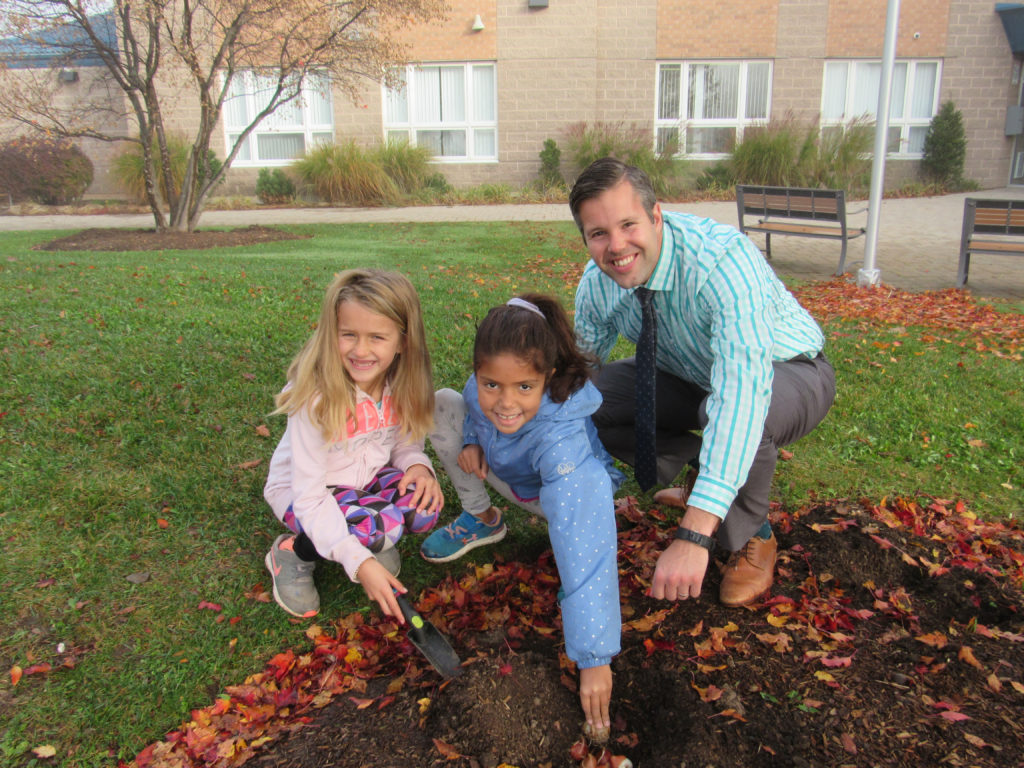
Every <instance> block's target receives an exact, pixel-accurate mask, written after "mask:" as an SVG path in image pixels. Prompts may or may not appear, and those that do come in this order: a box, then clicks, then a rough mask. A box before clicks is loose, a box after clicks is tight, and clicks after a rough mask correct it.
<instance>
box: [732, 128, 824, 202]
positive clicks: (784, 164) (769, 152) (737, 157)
mask: <svg viewBox="0 0 1024 768" xmlns="http://www.w3.org/2000/svg"><path fill="white" fill-rule="evenodd" d="M816 133H817V128H816V126H810V127H808V128H801V127H800V126H799V125H798V124H797V123H796V122H794V121H793V120H791V119H785V120H780V121H773V122H771V123H769V124H768V125H763V126H754V127H750V128H747V129H746V130H745V131H744V132H743V140H742V141H741V142H740V143H738V144H736V146H735V147H733V150H732V154H731V156H730V159H729V160H730V167H731V168H732V172H733V175H734V176H735V177H736V181H737V183H739V184H768V185H771V186H778V187H803V186H810V185H809V184H808V180H807V178H806V177H807V175H808V174H807V173H806V171H807V168H808V166H809V165H810V164H811V162H812V158H813V156H814V154H815V136H816Z"/></svg>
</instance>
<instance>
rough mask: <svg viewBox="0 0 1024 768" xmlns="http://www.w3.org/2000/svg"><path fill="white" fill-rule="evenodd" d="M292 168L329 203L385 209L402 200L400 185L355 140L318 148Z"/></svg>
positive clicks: (318, 146) (306, 154) (323, 145)
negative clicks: (375, 206)
mask: <svg viewBox="0 0 1024 768" xmlns="http://www.w3.org/2000/svg"><path fill="white" fill-rule="evenodd" d="M292 167H293V168H294V169H295V172H296V173H298V174H299V178H301V179H302V180H303V181H304V182H306V183H307V184H309V185H310V186H312V187H313V190H314V191H315V192H316V194H317V196H319V197H320V199H321V200H324V201H325V202H328V203H334V204H338V203H341V204H345V205H361V206H365V205H384V204H387V203H392V202H395V201H397V200H398V199H399V191H400V190H399V187H398V185H397V184H396V183H395V182H394V181H393V180H392V179H391V177H390V176H388V174H387V173H385V172H384V169H383V168H382V167H381V166H380V165H379V164H378V163H377V162H375V161H374V159H373V157H371V153H368V152H367V151H365V150H364V149H362V148H361V147H360V146H359V145H358V144H356V142H355V140H349V141H347V142H344V143H342V144H318V145H317V146H315V147H313V149H311V150H307V151H306V153H305V154H304V155H303V156H302V157H300V158H299V159H298V160H296V161H295V162H294V163H293V164H292Z"/></svg>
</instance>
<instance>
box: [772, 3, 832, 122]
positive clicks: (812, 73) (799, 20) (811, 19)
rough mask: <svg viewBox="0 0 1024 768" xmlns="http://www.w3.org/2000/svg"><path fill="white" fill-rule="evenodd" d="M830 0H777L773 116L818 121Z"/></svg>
mask: <svg viewBox="0 0 1024 768" xmlns="http://www.w3.org/2000/svg"><path fill="white" fill-rule="evenodd" d="M828 5H829V0H780V2H779V4H778V6H779V13H778V21H779V33H778V42H777V43H776V47H775V48H776V51H775V55H776V58H775V67H774V72H773V77H772V115H773V116H774V117H776V118H783V117H786V116H787V115H792V117H793V118H794V119H796V120H799V121H806V122H809V121H813V120H817V118H818V113H819V112H820V110H821V82H822V69H823V67H824V62H823V59H824V56H825V39H826V29H827V23H828Z"/></svg>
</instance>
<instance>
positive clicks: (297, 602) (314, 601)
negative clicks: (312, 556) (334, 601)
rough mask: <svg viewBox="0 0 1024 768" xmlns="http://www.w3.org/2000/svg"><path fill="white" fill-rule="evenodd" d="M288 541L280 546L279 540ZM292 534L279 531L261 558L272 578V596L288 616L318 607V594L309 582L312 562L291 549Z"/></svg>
mask: <svg viewBox="0 0 1024 768" xmlns="http://www.w3.org/2000/svg"><path fill="white" fill-rule="evenodd" d="M285 541H287V542H288V544H287V545H286V547H285V548H283V549H282V547H281V544H282V543H283V542H285ZM293 541H294V537H293V536H292V534H290V533H282V534H281V535H280V536H278V537H277V539H276V540H275V541H274V545H273V546H272V547H271V548H270V551H269V552H267V556H266V558H264V562H265V563H266V564H267V570H268V571H270V576H271V578H273V580H274V599H275V600H276V601H277V604H278V605H280V606H281V607H282V608H284V609H285V610H286V611H287V612H288V613H290V614H291V615H292V616H298V617H299V618H300V619H308V618H309V617H310V616H316V615H317V613H318V612H319V611H320V595H319V594H318V593H317V591H316V587H315V586H313V569H314V568H316V563H315V562H307V561H306V560H303V559H301V558H300V557H299V556H298V555H296V554H295V552H294V551H293V550H292V542H293Z"/></svg>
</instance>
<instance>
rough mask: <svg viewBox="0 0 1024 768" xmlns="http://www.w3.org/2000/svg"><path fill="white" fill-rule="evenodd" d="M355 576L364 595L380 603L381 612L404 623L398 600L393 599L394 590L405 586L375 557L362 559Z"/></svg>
mask: <svg viewBox="0 0 1024 768" xmlns="http://www.w3.org/2000/svg"><path fill="white" fill-rule="evenodd" d="M356 577H357V578H358V579H359V583H360V584H361V585H362V587H363V589H365V590H366V596H367V597H369V598H370V600H376V601H377V603H378V604H379V605H380V610H381V612H382V613H384V614H385V615H387V616H393V617H394V618H396V619H398V623H399V624H404V623H405V618H404V617H403V616H402V610H401V609H400V608H399V607H398V601H397V600H395V590H396V589H397V590H398V591H399V592H405V591H406V590H405V587H404V586H402V582H400V581H399V580H398V579H396V578H395V577H394V576H392V575H391V574H390V573H389V572H388V569H387V568H385V567H384V566H383V565H381V564H380V562H378V560H377V558H375V557H370V558H368V559H366V560H364V561H363V562H362V564H361V565H360V566H359V570H358V571H357V572H356Z"/></svg>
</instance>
